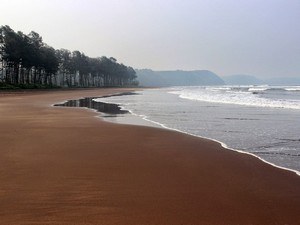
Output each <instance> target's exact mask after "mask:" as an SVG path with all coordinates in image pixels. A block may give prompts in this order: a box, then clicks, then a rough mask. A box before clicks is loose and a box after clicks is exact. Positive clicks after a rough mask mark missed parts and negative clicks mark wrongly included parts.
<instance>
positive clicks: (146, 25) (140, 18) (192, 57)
mask: <svg viewBox="0 0 300 225" xmlns="http://www.w3.org/2000/svg"><path fill="white" fill-rule="evenodd" d="M0 25H9V26H10V27H11V28H12V29H14V30H15V31H19V30H20V31H22V32H24V33H26V34H28V33H29V32H30V31H31V30H34V31H36V32H38V33H39V34H40V35H41V36H42V37H43V40H44V42H46V43H47V44H49V45H51V46H52V47H54V48H66V49H69V50H80V51H82V52H84V53H85V54H86V55H88V56H91V57H96V56H103V55H105V56H109V57H110V56H113V57H115V58H117V59H118V61H119V62H122V63H124V64H126V65H130V66H132V67H134V68H139V69H141V68H151V69H154V70H174V69H185V70H194V69H208V70H211V71H213V72H215V73H217V74H219V75H231V74H251V75H256V76H258V77H276V76H286V77H293V76H294V77H300V0H0Z"/></svg>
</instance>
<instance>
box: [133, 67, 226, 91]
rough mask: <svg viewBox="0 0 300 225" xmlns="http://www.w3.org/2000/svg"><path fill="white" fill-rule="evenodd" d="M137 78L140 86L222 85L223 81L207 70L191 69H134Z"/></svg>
mask: <svg viewBox="0 0 300 225" xmlns="http://www.w3.org/2000/svg"><path fill="white" fill-rule="evenodd" d="M135 71H136V75H137V80H138V81H139V84H140V85H141V86H146V87H153V86H155V87H169V86H194V85H223V84H225V83H224V81H223V80H222V79H221V78H220V77H219V76H218V75H216V74H215V73H213V72H211V71H208V70H193V71H183V70H174V71H153V70H150V69H142V70H138V69H136V70H135Z"/></svg>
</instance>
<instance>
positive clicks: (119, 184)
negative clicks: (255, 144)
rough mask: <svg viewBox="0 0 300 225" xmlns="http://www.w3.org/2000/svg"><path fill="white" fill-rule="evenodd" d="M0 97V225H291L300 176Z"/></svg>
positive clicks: (192, 142)
mask: <svg viewBox="0 0 300 225" xmlns="http://www.w3.org/2000/svg"><path fill="white" fill-rule="evenodd" d="M123 91H128V90H120V89H99V90H78V91H55V92H45V91H44V92H40V93H38V92H34V93H30V92H27V93H10V94H3V93H0V224H3V225H4V224H5V225H11V224H16V225H17V224H22V225H23V224H24V225H25V224H26V225H29V224H30V225H31V224H56V225H65V224H68V225H69V224H70V225H71V224H72V225H73V224H82V225H83V224H84V225H86V224H93V225H94V224H104V225H106V224H107V225H111V224H115V225H119V224H121V225H122V224H124V225H125V224H126V225H167V224H168V225H197V224H199V225H200V224H201V225H238V224H242V225H250V224H252V225H269V224H270V225H275V224H276V225H277V224H278V225H283V224H289V225H297V224H300V213H299V210H300V177H299V176H297V175H296V174H295V173H293V172H289V171H285V170H282V169H278V168H275V167H272V166H270V165H268V164H266V163H263V162H262V161H260V160H258V159H257V158H255V157H252V156H249V155H247V154H241V153H237V152H234V151H230V150H226V149H223V148H222V147H221V146H220V144H218V143H215V142H212V141H210V140H205V139H201V138H196V137H192V136H188V135H184V134H181V133H177V132H173V131H168V130H163V129H156V128H149V127H138V126H130V125H119V124H111V123H108V122H104V121H102V120H101V119H99V118H98V117H96V116H97V115H98V114H97V113H96V112H94V111H91V110H86V109H82V108H67V107H52V106H51V104H55V103H59V102H62V101H64V100H66V99H78V98H80V97H91V96H102V95H107V94H112V93H116V92H123Z"/></svg>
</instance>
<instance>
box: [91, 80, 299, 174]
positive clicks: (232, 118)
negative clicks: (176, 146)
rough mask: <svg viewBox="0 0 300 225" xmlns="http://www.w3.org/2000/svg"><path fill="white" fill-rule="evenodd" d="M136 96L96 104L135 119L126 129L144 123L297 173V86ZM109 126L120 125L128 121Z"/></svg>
mask: <svg viewBox="0 0 300 225" xmlns="http://www.w3.org/2000/svg"><path fill="white" fill-rule="evenodd" d="M136 93H137V95H125V96H114V97H109V98H105V99H103V98H100V99H96V101H102V102H103V101H105V102H108V103H116V104H120V105H121V106H122V107H123V108H124V109H126V110H129V111H130V112H131V113H132V115H134V117H136V118H139V119H131V120H130V123H134V124H141V123H140V122H138V121H140V120H141V119H143V120H146V121H148V123H149V122H151V123H152V124H155V126H163V127H166V128H171V129H176V130H179V131H182V132H186V133H189V134H193V135H197V136H201V137H207V138H211V139H215V140H218V141H221V142H223V143H225V144H226V145H227V146H228V147H230V148H234V149H238V150H242V151H246V152H250V153H253V154H255V155H257V156H259V157H260V158H262V159H264V160H266V161H268V162H271V163H273V164H275V165H278V166H282V167H286V168H290V169H294V170H298V171H300V86H276V87H275V86H274V87H272V86H210V87H202V86H194V87H172V88H162V89H146V90H143V91H138V92H136ZM132 115H131V117H132ZM108 120H110V121H113V122H120V123H122V122H124V121H127V122H128V117H127V116H126V115H121V117H119V118H118V119H116V118H114V117H108ZM149 124H150V123H149Z"/></svg>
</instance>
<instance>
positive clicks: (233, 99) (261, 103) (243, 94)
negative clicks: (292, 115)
mask: <svg viewBox="0 0 300 225" xmlns="http://www.w3.org/2000/svg"><path fill="white" fill-rule="evenodd" d="M249 90H251V91H249ZM253 90H259V91H260V92H263V91H265V90H268V88H266V87H255V88H237V87H232V88H228V87H224V88H222V87H220V88H203V87H200V88H199V87H198V88H182V89H177V90H171V91H170V92H169V93H171V94H176V95H179V97H180V98H183V99H189V100H193V101H204V102H212V103H220V104H234V105H243V106H254V107H269V108H285V109H297V110H299V109H300V100H287V99H269V98H264V97H262V96H259V95H257V94H253V93H252V91H253Z"/></svg>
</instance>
